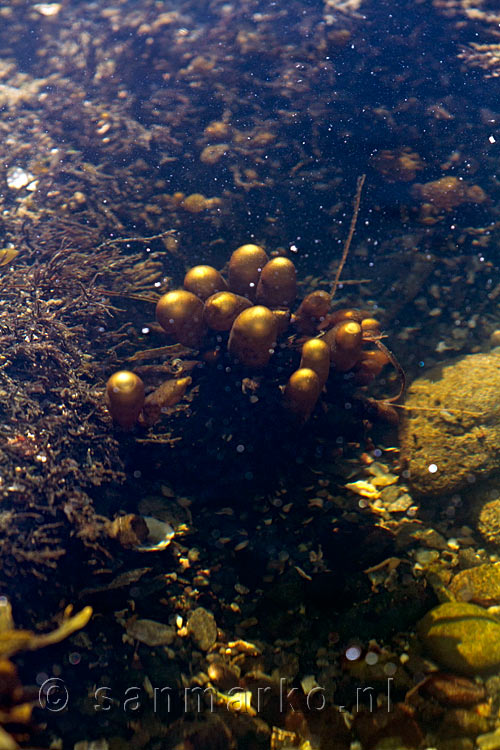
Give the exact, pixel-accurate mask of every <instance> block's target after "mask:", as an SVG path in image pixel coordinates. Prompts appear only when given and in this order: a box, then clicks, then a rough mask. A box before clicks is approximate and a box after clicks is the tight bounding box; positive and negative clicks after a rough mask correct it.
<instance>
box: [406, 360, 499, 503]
mask: <svg viewBox="0 0 500 750" xmlns="http://www.w3.org/2000/svg"><path fill="white" fill-rule="evenodd" d="M405 405H406V407H407V408H406V409H405V410H404V411H403V419H402V423H401V431H400V439H401V448H402V456H403V459H404V460H405V462H406V464H407V467H408V470H409V473H410V476H409V481H410V483H411V485H412V488H413V490H414V491H415V492H416V493H419V494H421V495H437V494H446V493H450V492H454V491H456V490H458V489H461V488H462V487H466V486H468V485H469V486H470V483H474V482H475V481H476V480H480V479H484V478H485V477H487V476H488V475H489V474H491V473H492V472H493V471H495V470H498V469H499V468H500V450H499V446H500V349H495V350H494V351H493V352H491V353H489V354H472V355H469V356H467V357H464V358H463V359H460V360H458V361H456V362H452V363H450V364H447V365H441V366H439V367H435V368H433V369H432V370H429V372H427V373H426V375H425V377H421V378H418V379H417V380H415V381H414V382H413V383H412V384H411V386H410V388H409V389H408V395H407V399H406V402H405Z"/></svg>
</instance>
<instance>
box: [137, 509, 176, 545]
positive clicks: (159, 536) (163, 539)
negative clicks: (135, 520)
mask: <svg viewBox="0 0 500 750" xmlns="http://www.w3.org/2000/svg"><path fill="white" fill-rule="evenodd" d="M143 518H144V521H145V522H146V526H147V527H148V531H149V534H148V537H147V539H146V541H145V542H144V543H143V544H138V545H137V546H136V547H135V549H136V550H138V551H139V552H159V551H161V550H162V549H165V548H166V547H168V545H169V544H170V542H171V541H172V539H173V538H174V536H175V531H174V530H173V528H172V527H171V526H170V524H169V523H166V521H159V520H158V518H153V516H143Z"/></svg>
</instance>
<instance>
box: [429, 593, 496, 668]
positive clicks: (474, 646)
mask: <svg viewBox="0 0 500 750" xmlns="http://www.w3.org/2000/svg"><path fill="white" fill-rule="evenodd" d="M417 632H418V636H419V638H420V640H421V641H422V643H423V645H424V647H425V649H426V650H427V651H428V652H429V654H430V655H431V656H432V658H433V659H434V660H435V661H436V662H437V663H438V664H439V666H440V667H445V668H446V669H451V670H453V671H456V672H459V673H462V674H466V675H475V674H481V673H483V672H489V671H490V670H493V669H498V667H499V666H500V620H497V618H496V617H493V615H490V614H489V613H488V612H487V610H485V609H483V608H482V607H478V606H477V605H476V604H468V603H467V604H466V603H464V602H446V603H445V604H440V605H439V606H437V607H434V609H431V611H430V612H428V613H427V614H426V615H425V617H423V618H422V620H420V622H419V624H418V628H417Z"/></svg>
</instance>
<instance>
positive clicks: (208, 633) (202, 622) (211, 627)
mask: <svg viewBox="0 0 500 750" xmlns="http://www.w3.org/2000/svg"><path fill="white" fill-rule="evenodd" d="M187 629H188V633H189V635H190V636H191V638H192V639H193V641H194V642H195V643H196V645H197V646H198V647H199V648H201V650H202V651H208V650H209V649H211V648H212V646H213V645H214V643H215V641H216V640H217V624H216V622H215V617H214V616H213V614H212V613H211V612H209V611H208V610H207V609H204V608H203V607H197V608H196V609H195V610H194V611H193V612H191V614H190V615H189V617H188V621H187Z"/></svg>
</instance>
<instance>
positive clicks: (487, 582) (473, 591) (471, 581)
mask: <svg viewBox="0 0 500 750" xmlns="http://www.w3.org/2000/svg"><path fill="white" fill-rule="evenodd" d="M450 591H451V593H452V594H453V595H454V596H455V598H456V599H457V600H459V601H463V602H473V603H474V604H480V605H481V606H483V607H491V606H493V605H494V604H499V603H500V565H499V564H496V565H490V564H486V565H478V566H477V567H475V568H468V569H467V570H461V571H460V572H459V573H457V574H456V576H454V577H453V579H452V581H451V583H450Z"/></svg>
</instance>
